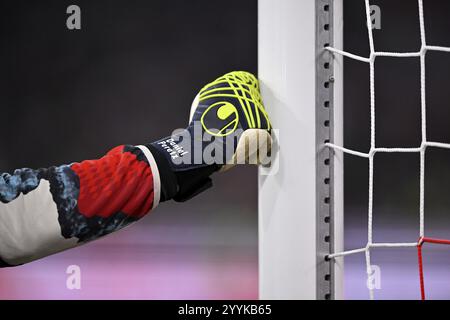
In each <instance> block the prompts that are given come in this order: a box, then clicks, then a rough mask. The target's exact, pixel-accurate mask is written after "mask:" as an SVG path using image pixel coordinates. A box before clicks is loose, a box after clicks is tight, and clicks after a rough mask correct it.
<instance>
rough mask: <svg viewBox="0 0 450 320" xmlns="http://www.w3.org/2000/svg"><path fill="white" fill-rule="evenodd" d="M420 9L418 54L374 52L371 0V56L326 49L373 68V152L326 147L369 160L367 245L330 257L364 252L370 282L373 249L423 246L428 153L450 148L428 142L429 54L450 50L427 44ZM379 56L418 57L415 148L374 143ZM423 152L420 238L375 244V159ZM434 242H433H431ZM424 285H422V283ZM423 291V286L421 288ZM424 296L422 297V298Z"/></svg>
mask: <svg viewBox="0 0 450 320" xmlns="http://www.w3.org/2000/svg"><path fill="white" fill-rule="evenodd" d="M418 6H419V20H420V39H421V48H420V50H419V51H417V52H403V53H400V52H379V51H376V50H375V46H374V39H373V29H372V19H371V8H370V2H369V0H365V8H366V19H367V30H368V37H369V47H370V56H369V57H362V56H358V55H355V54H352V53H349V52H345V51H343V50H339V49H337V48H333V47H327V48H326V49H327V50H328V51H330V52H332V53H334V54H338V55H342V56H344V57H347V58H350V59H353V60H357V61H361V62H363V63H367V64H369V67H370V150H369V152H368V153H364V152H360V151H356V150H351V149H348V148H345V147H343V146H338V145H335V144H333V143H328V144H326V146H327V147H329V148H332V149H333V150H335V151H338V152H344V153H347V154H350V155H354V156H358V157H362V158H367V159H368V160H369V188H368V192H369V197H368V198H369V204H368V221H367V223H368V234H367V243H366V245H365V247H362V248H360V249H355V250H348V251H343V252H335V253H333V254H331V255H329V258H336V257H342V256H347V255H351V254H356V253H365V258H366V271H367V276H368V279H370V277H371V275H372V274H373V271H372V266H371V262H370V252H371V249H372V248H380V247H383V248H399V247H420V246H421V245H422V243H423V240H424V239H426V238H425V210H424V208H425V153H426V149H427V148H428V147H435V148H445V149H450V144H448V143H441V142H432V141H427V120H426V115H427V114H426V109H427V108H426V107H427V99H426V79H425V71H426V63H425V60H426V54H427V52H429V51H441V52H450V48H449V47H440V46H432V45H428V44H427V42H426V34H425V22H424V10H423V0H418ZM377 57H392V58H414V57H415V58H419V59H420V81H421V89H420V90H421V137H422V138H421V144H420V146H418V147H416V148H402V147H398V148H384V147H377V146H376V141H375V112H376V102H375V60H376V58H377ZM383 152H384V153H420V202H419V226H420V227H419V229H420V230H419V236H418V239H419V240H417V241H415V242H410V243H374V242H373V239H372V238H373V225H372V221H373V193H374V188H373V185H374V183H373V176H374V156H375V154H376V153H383ZM430 242H432V241H430ZM422 286H423V283H422ZM368 288H369V294H370V299H374V289H373V288H372V287H370V286H368ZM422 291H423V287H422ZM423 296H424V294H422V297H423Z"/></svg>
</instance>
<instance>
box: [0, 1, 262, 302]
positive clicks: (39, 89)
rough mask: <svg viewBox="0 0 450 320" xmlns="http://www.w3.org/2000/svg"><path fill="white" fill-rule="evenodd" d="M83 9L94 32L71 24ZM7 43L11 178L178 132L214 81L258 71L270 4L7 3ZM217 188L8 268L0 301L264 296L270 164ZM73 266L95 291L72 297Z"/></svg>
mask: <svg viewBox="0 0 450 320" xmlns="http://www.w3.org/2000/svg"><path fill="white" fill-rule="evenodd" d="M71 4H77V5H78V6H80V8H81V10H82V29H81V30H80V31H69V30H68V29H67V28H66V18H67V16H68V15H66V8H67V7H68V6H69V5H71ZM0 39H1V40H0V41H1V42H0V106H1V115H2V121H1V123H2V124H1V126H0V137H2V138H1V139H0V150H2V151H1V154H0V168H1V171H11V170H13V169H15V168H19V167H31V168H38V167H48V166H51V165H59V164H63V163H71V162H74V161H81V160H84V159H95V158H98V157H101V156H102V155H103V154H104V153H106V152H107V151H108V150H109V149H110V148H113V147H115V146H117V145H120V144H143V143H148V142H151V141H155V140H157V139H160V138H163V137H165V136H168V135H170V134H171V133H172V131H173V130H174V129H176V128H183V127H186V125H187V122H188V117H189V111H190V106H191V102H192V100H193V98H194V97H195V95H196V94H197V92H198V91H199V90H200V89H201V87H202V86H204V85H205V84H206V83H208V82H210V81H212V80H214V79H215V78H217V77H218V76H220V75H222V74H224V73H226V72H229V71H232V70H247V71H250V72H253V73H256V71H257V2H256V1H239V0H233V1H226V3H223V2H219V1H207V0H201V1H197V0H196V1H162V0H161V1H159V0H158V1H139V0H138V1H101V0H100V1H97V0H96V1H78V0H77V1H61V0H57V1H56V0H55V1H0ZM214 183H215V187H214V189H212V190H209V191H207V192H205V193H203V194H201V195H199V196H198V197H196V198H195V199H193V200H191V201H189V202H187V203H183V204H178V203H173V202H170V203H163V204H161V205H160V207H159V208H158V209H157V210H155V212H153V213H152V214H150V215H149V216H147V217H146V218H145V219H143V221H140V223H138V224H136V225H133V226H132V227H131V228H127V229H126V230H123V231H122V232H118V233H117V234H114V235H111V236H109V237H107V238H106V239H104V240H100V241H98V242H96V243H93V244H90V245H87V246H84V247H81V248H77V249H74V250H71V251H70V252H66V253H63V254H59V255H56V256H54V257H51V258H48V259H45V260H43V261H39V262H35V263H32V264H30V265H27V266H24V267H20V268H15V269H11V270H7V271H3V270H2V272H0V297H3V298H23V297H31V298H36V297H37V298H55V297H56V298H58V297H62V298H256V297H257V173H256V168H254V167H245V166H244V167H243V166H240V167H239V168H236V169H235V170H232V171H230V172H229V173H227V174H226V175H217V177H215V178H214ZM70 264H76V265H80V267H81V270H82V272H84V278H83V279H84V281H83V284H84V286H85V288H84V290H81V291H79V292H76V291H69V290H67V289H66V288H65V278H66V274H65V269H66V267H67V266H68V265H70ZM111 264H113V265H114V267H115V268H111ZM30 279H31V282H30ZM30 283H31V285H30ZM36 283H37V284H36Z"/></svg>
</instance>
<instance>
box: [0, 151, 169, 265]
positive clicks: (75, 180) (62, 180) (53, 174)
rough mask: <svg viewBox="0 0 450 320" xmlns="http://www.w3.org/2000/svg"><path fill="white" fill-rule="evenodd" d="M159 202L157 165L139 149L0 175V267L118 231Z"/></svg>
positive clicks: (33, 258) (112, 152) (26, 260)
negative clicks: (95, 158) (96, 158)
mask: <svg viewBox="0 0 450 320" xmlns="http://www.w3.org/2000/svg"><path fill="white" fill-rule="evenodd" d="M159 200H160V178H159V172H158V167H157V166H156V162H155V159H154V158H153V156H152V153H151V152H150V150H149V149H148V148H147V147H145V146H129V145H123V146H119V147H116V148H114V149H112V150H111V151H110V152H108V153H107V154H106V155H105V156H104V157H102V158H101V159H98V160H87V161H83V162H80V163H72V164H70V165H62V166H58V167H50V168H45V169H37V170H33V169H28V168H24V169H17V170H15V171H14V172H13V173H11V174H10V173H2V174H0V266H3V267H5V266H15V265H20V264H23V263H26V262H30V261H33V260H36V259H39V258H42V257H45V256H48V255H50V254H53V253H56V252H59V251H62V250H65V249H69V248H71V247H74V246H77V245H79V244H82V243H86V242H88V241H92V240H95V239H98V238H100V237H102V236H104V235H107V234H110V233H112V232H114V231H117V230H119V229H122V228H123V227H125V226H127V225H129V224H131V223H133V222H135V221H137V220H139V219H140V218H142V217H143V216H145V215H146V214H147V213H148V212H150V211H151V210H152V209H153V208H155V207H156V206H157V205H158V203H159Z"/></svg>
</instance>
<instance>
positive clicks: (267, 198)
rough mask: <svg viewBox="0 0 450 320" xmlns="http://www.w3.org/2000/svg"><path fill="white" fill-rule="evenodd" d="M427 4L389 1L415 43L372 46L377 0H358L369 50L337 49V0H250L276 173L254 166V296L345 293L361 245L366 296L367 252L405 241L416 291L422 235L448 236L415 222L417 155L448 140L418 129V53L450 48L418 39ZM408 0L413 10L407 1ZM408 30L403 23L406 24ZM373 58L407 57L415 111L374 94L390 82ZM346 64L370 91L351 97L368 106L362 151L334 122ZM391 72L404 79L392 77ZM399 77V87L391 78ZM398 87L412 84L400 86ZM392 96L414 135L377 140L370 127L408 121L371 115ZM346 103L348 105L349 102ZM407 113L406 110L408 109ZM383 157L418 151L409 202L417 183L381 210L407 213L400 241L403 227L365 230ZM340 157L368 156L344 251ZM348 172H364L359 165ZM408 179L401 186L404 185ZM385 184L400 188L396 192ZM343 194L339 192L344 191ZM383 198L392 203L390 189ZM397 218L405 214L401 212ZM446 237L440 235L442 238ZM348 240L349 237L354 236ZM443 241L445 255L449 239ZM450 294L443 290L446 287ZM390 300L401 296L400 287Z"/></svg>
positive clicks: (430, 239)
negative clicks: (413, 25) (358, 235)
mask: <svg viewBox="0 0 450 320" xmlns="http://www.w3.org/2000/svg"><path fill="white" fill-rule="evenodd" d="M426 1H427V0H408V1H400V2H401V3H397V4H396V5H397V6H398V7H400V8H401V7H403V9H404V10H403V11H404V12H403V13H402V14H404V15H409V17H408V19H411V17H414V18H415V19H416V21H417V26H418V28H417V39H418V41H417V48H414V50H402V49H401V48H399V49H397V48H396V50H384V49H380V48H378V47H377V45H376V44H377V43H376V41H375V39H374V38H375V36H376V32H383V31H382V23H383V19H382V17H383V16H382V14H383V7H382V6H381V4H382V1H379V2H378V4H379V5H375V1H373V2H370V1H369V0H361V1H359V2H360V7H359V8H360V9H361V10H363V11H362V12H361V14H362V16H364V21H365V23H364V24H365V25H364V24H362V25H361V30H363V29H364V30H365V33H366V39H365V40H366V42H367V43H368V49H369V50H368V52H367V54H365V55H363V54H360V53H357V52H353V51H351V50H349V49H347V48H344V46H343V38H342V37H343V33H344V28H343V17H344V13H343V7H344V3H343V1H342V0H334V1H333V0H317V1H313V0H306V1H295V0H294V1H271V0H260V1H259V17H260V22H259V23H260V29H259V30H260V31H259V32H260V39H259V41H260V42H259V58H260V61H259V67H260V70H259V72H260V78H261V81H262V90H263V96H264V99H265V103H266V104H267V108H268V111H269V113H270V114H271V116H272V117H273V124H274V127H275V128H279V136H278V137H277V140H278V144H279V150H278V155H277V161H278V162H279V163H278V165H277V166H276V170H272V171H273V172H271V170H270V168H262V169H261V171H260V196H259V199H260V200H259V204H260V207H259V209H260V229H259V230H260V294H261V297H262V298H299V299H303V298H305V299H330V298H335V299H340V298H344V297H345V296H344V289H343V285H344V280H345V278H346V277H344V272H343V266H344V257H350V256H354V255H358V254H359V255H362V256H363V258H364V266H362V265H361V267H362V268H364V269H365V274H366V275H365V278H363V277H361V279H360V281H361V283H363V284H364V285H365V286H366V287H367V297H369V298H371V299H374V298H375V297H376V294H375V293H376V290H377V289H379V287H380V286H379V282H380V279H379V277H380V269H379V268H380V267H379V266H378V265H377V263H374V261H373V251H376V250H380V252H381V251H383V249H386V250H387V249H390V250H400V249H408V250H412V251H414V252H415V255H416V258H415V259H416V266H415V268H416V271H417V276H416V277H415V278H411V279H409V281H410V282H411V281H414V282H416V283H417V288H418V289H420V290H419V291H420V295H419V293H418V296H420V297H421V298H422V299H425V297H426V286H425V284H426V272H425V271H426V261H424V257H423V253H422V248H423V246H424V244H427V243H428V244H430V245H448V244H450V241H449V240H447V238H445V232H444V233H442V235H443V237H436V236H435V234H436V233H435V232H433V230H431V229H430V230H429V229H427V230H426V228H425V217H426V210H425V209H426V207H425V200H426V199H425V194H426V188H425V186H426V160H427V157H426V155H427V154H428V152H429V151H430V149H450V144H448V143H446V142H445V141H444V140H438V139H432V138H430V137H429V135H427V133H428V131H429V130H428V127H429V126H430V123H429V121H428V120H427V112H428V109H429V105H428V104H429V100H430V99H429V97H428V96H427V78H426V75H427V74H428V73H427V71H428V69H427V61H428V60H427V57H428V55H429V54H431V53H443V54H446V53H450V47H446V46H441V45H439V44H438V43H432V42H431V41H428V39H427V30H426V25H427V24H426V21H425V19H426V12H425V9H424V8H425V6H424V2H426ZM429 1H431V0H429ZM353 2H355V1H353ZM411 4H413V5H414V7H411ZM414 8H415V9H414ZM415 10H416V11H415ZM403 21H404V19H401V18H398V19H397V23H398V24H402V23H403ZM379 29H381V30H379ZM415 31H416V30H409V32H410V33H414V32H415ZM356 32H357V31H356ZM400 42H401V41H400ZM383 59H391V60H393V61H392V62H390V66H391V68H392V69H394V70H403V68H404V66H401V63H402V62H401V61H403V60H405V59H408V61H417V64H418V67H417V86H418V88H417V96H418V102H417V104H418V105H419V108H418V109H417V110H416V109H415V108H413V107H414V105H415V104H414V103H412V102H410V101H409V100H408V99H407V98H403V100H402V99H397V100H393V99H391V97H390V96H389V95H388V94H385V95H383V94H379V90H380V88H379V87H381V88H383V89H384V88H385V85H383V83H389V81H388V79H386V80H387V81H384V79H380V78H379V77H377V70H378V63H379V61H380V60H381V61H383ZM414 59H415V60H414ZM344 61H345V62H346V63H347V62H348V61H351V63H353V64H355V63H358V64H361V65H364V66H366V68H367V70H368V71H367V72H368V74H367V84H368V87H367V89H366V91H367V93H368V99H367V103H366V106H364V105H362V106H359V110H362V111H358V112H360V113H361V114H362V113H363V112H365V113H366V114H367V118H368V121H367V122H368V123H367V124H368V128H369V129H368V132H367V140H368V141H369V145H368V150H362V149H358V148H354V147H349V146H347V142H346V141H345V142H344V140H343V136H344V131H345V130H346V126H347V125H346V126H344V121H343V118H344V107H345V108H347V101H348V100H349V101H350V100H351V99H346V103H345V104H344V100H343V90H344V89H343V83H344V78H345V77H344V68H343V64H344ZM389 61H390V60H389ZM413 63H414V62H413ZM397 64H399V66H397ZM400 73H401V72H400ZM405 76H406V74H405V75H404V77H405ZM345 79H346V78H345ZM352 81H353V82H352V87H353V88H355V90H358V89H359V90H360V89H361V86H359V85H357V84H356V82H358V81H360V82H362V83H365V81H366V80H365V79H356V80H355V79H352ZM397 81H399V82H402V81H404V80H402V77H401V76H398V77H397ZM379 83H382V84H381V85H379ZM346 86H347V84H346ZM398 86H399V88H401V87H403V86H402V85H401V84H399V85H398ZM399 90H400V89H399ZM406 90H407V89H406ZM411 90H412V89H411ZM402 94H403V95H408V94H412V93H411V92H399V93H398V95H402ZM412 95H413V94H412ZM392 101H396V103H397V104H404V105H406V106H409V107H410V108H411V109H409V112H408V113H407V114H404V116H403V117H402V119H403V121H405V122H407V121H412V120H411V119H415V118H414V117H416V118H417V120H418V126H419V136H420V139H417V141H414V142H412V143H410V142H411V141H407V142H406V140H405V141H402V140H401V139H398V138H397V139H392V140H388V139H379V140H381V142H382V143H380V142H379V140H378V139H377V138H378V137H379V135H380V134H379V133H378V132H377V130H380V128H381V130H385V131H389V132H390V133H391V134H395V133H396V131H401V130H403V127H407V126H408V125H407V124H403V123H401V122H400V123H397V128H396V129H395V130H393V129H391V128H386V126H384V125H383V126H380V125H378V122H383V120H380V119H382V118H383V117H386V115H385V114H386V110H387V107H386V105H387V104H389V103H392ZM348 107H349V109H352V110H353V108H352V107H351V106H348ZM392 108H394V107H391V109H392ZM380 110H381V111H380ZM407 110H408V109H407ZM413 113H416V115H412V116H411V114H413ZM345 115H347V112H346V113H345ZM351 121H358V117H357V116H352V118H351V119H348V118H347V117H346V118H345V124H347V123H349V122H351ZM359 134H360V135H362V133H359ZM433 138H434V137H433ZM392 141H394V142H396V143H397V142H398V145H397V144H395V145H393V143H392ZM385 142H386V143H385ZM383 154H391V155H392V156H395V155H399V156H401V155H406V154H410V155H412V156H413V155H417V156H418V157H417V162H418V166H417V171H418V172H417V176H418V184H417V193H418V195H417V200H416V199H414V195H415V194H414V192H415V191H411V192H410V191H408V192H410V193H412V195H408V197H406V198H407V199H408V201H409V202H410V203H411V204H408V205H407V206H405V207H404V208H401V209H399V207H398V205H397V204H391V207H389V209H387V211H390V212H391V214H392V213H395V212H396V211H397V212H398V211H399V210H402V211H408V212H415V213H416V220H417V222H418V225H417V231H416V233H415V235H412V234H411V233H408V236H407V237H406V236H405V237H403V238H405V241H403V238H402V241H397V240H398V239H400V238H401V237H397V234H401V233H402V232H401V231H402V230H401V229H395V228H393V230H391V234H389V233H388V232H378V233H377V230H375V227H374V220H376V219H377V214H380V215H381V213H380V212H381V211H383V210H381V209H376V208H375V209H374V204H375V203H376V201H375V198H376V197H377V195H378V194H379V193H383V192H384V191H387V190H390V189H389V188H388V187H387V188H376V183H375V181H376V170H375V168H376V167H377V165H378V164H377V161H380V160H378V159H380V157H382V155H383ZM344 156H346V157H356V158H360V159H362V160H364V161H366V172H365V173H364V174H365V175H367V184H365V185H360V186H359V189H360V190H366V191H365V192H366V200H367V208H365V229H366V231H367V232H366V235H365V239H364V240H362V239H359V240H360V242H361V243H360V244H356V247H349V248H347V245H346V247H345V248H344V241H343V237H344V236H346V232H347V230H348V229H347V228H345V229H344V225H343V223H344V222H343V221H344V216H345V217H347V215H346V211H347V206H346V207H345V208H346V210H344V204H343V198H344V191H343V189H344V180H343V177H344V175H343V158H344ZM346 159H347V158H346ZM346 161H347V160H346ZM350 161H352V160H350ZM408 161H409V160H408ZM411 161H415V158H411ZM385 167H386V165H385ZM385 167H383V168H385ZM347 168H348V167H347V166H346V169H347ZM351 170H352V168H351ZM380 171H381V170H380ZM377 172H378V171H377ZM358 174H360V175H363V173H362V172H361V173H358ZM392 174H395V173H392ZM409 174H414V173H409ZM347 178H351V176H350V175H347V174H345V179H346V180H345V182H346V185H347ZM356 180H358V179H356ZM381 185H382V184H380V186H381ZM415 187H416V186H415V185H411V183H408V186H407V188H408V190H409V189H410V188H415ZM353 189H354V188H353ZM394 192H398V193H401V190H394ZM376 194H377V195H376ZM351 196H352V195H348V196H347V194H346V197H345V198H346V199H347V198H348V197H351ZM398 197H399V198H400V197H401V195H399V196H398ZM389 199H391V200H392V201H395V200H396V196H395V195H394V196H393V197H391V198H389ZM414 206H416V207H415V208H414ZM393 208H396V209H393ZM359 211H360V212H358V213H357V214H356V216H357V217H358V218H357V219H361V217H362V212H361V211H362V210H359ZM385 211H386V209H385ZM344 214H345V215H344ZM406 217H407V218H408V219H411V214H407V215H406ZM392 219H394V217H392ZM346 220H347V218H346ZM346 223H347V222H346ZM393 225H395V224H393ZM405 228H406V223H405ZM344 230H345V232H344ZM426 231H427V232H426ZM448 238H449V239H450V236H449V237H448ZM393 239H394V240H393ZM346 243H347V242H346ZM350 245H351V246H354V245H355V243H351V244H350ZM447 249H448V250H449V252H450V248H447ZM383 252H386V251H383ZM381 260H383V259H381ZM381 268H382V267H381ZM395 268H398V269H399V270H406V269H404V268H403V267H402V265H401V263H398V264H396V265H395ZM448 276H450V274H449V275H448ZM443 281H444V279H443ZM397 285H398V283H397ZM448 294H449V295H450V292H449V293H448ZM399 297H400V298H401V295H400V296H399Z"/></svg>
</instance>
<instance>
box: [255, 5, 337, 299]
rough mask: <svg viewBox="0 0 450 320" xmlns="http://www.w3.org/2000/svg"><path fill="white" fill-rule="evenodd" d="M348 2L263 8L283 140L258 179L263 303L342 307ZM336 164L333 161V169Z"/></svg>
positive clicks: (265, 77) (267, 61)
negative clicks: (343, 53) (317, 302)
mask: <svg viewBox="0 0 450 320" xmlns="http://www.w3.org/2000/svg"><path fill="white" fill-rule="evenodd" d="M342 11H343V9H342V0H259V3H258V16H259V22H258V23H259V31H258V32H259V36H258V38H259V45H258V50H259V54H258V55H259V78H260V80H261V90H262V95H263V99H264V103H265V106H266V108H267V111H268V113H269V114H270V117H271V120H272V122H273V127H274V128H275V129H279V131H277V139H276V140H277V144H278V148H277V149H278V150H277V151H276V152H277V154H276V160H275V162H276V163H275V164H272V166H271V167H270V168H260V172H259V291H260V298H261V299H340V298H343V285H342V284H343V261H342V258H336V259H331V260H327V259H326V256H327V254H329V253H330V252H336V251H337V252H340V251H342V250H343V159H342V154H337V153H336V154H335V153H333V151H331V150H330V149H329V148H327V147H325V146H324V143H326V142H327V141H331V142H333V143H335V144H337V145H343V143H342V140H343V101H342V100H343V94H342V91H343V84H342V83H343V68H342V57H340V56H336V57H333V56H332V54H330V52H328V51H327V50H324V47H325V46H327V45H332V46H333V47H334V48H342V42H343V41H342V34H343V12H342ZM327 159H328V160H327Z"/></svg>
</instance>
